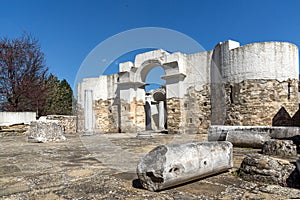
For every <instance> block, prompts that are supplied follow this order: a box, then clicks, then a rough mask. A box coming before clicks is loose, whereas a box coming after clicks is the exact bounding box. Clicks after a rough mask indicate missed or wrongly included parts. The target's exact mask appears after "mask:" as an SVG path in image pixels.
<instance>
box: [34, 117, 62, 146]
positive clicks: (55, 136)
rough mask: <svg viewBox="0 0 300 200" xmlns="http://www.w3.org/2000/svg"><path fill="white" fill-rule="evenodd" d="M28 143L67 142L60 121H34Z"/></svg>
mask: <svg viewBox="0 0 300 200" xmlns="http://www.w3.org/2000/svg"><path fill="white" fill-rule="evenodd" d="M28 134H29V136H28V142H37V143H40V142H42V143H45V142H58V141H64V140H66V137H65V136H64V131H63V126H62V124H61V121H59V120H46V119H41V120H37V121H32V122H31V123H30V126H29V130H28Z"/></svg>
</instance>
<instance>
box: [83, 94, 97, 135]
mask: <svg viewBox="0 0 300 200" xmlns="http://www.w3.org/2000/svg"><path fill="white" fill-rule="evenodd" d="M94 118H95V117H94V112H93V91H92V90H85V91H84V131H85V132H89V133H91V132H93V130H94V127H95V126H94V125H95V124H94Z"/></svg>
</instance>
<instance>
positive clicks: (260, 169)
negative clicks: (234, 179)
mask: <svg viewBox="0 0 300 200" xmlns="http://www.w3.org/2000/svg"><path fill="white" fill-rule="evenodd" d="M295 168H296V166H295V165H293V164H291V163H290V162H289V161H288V160H284V159H278V158H273V157H270V156H267V155H262V154H257V153H255V154H250V155H247V156H246V157H245V158H244V160H243V162H242V164H241V167H240V170H239V176H240V177H241V178H243V179H245V180H248V181H258V182H264V183H268V184H277V185H281V186H287V185H288V181H289V180H288V179H289V178H290V176H291V175H292V173H293V172H294V170H295Z"/></svg>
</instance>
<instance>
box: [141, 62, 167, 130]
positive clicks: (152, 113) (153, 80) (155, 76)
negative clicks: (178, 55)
mask: <svg viewBox="0 0 300 200" xmlns="http://www.w3.org/2000/svg"><path fill="white" fill-rule="evenodd" d="M164 75H165V71H164V69H163V68H162V67H160V66H155V67H153V68H152V69H151V70H150V71H149V72H148V74H147V75H146V78H145V83H146V87H145V94H146V95H145V118H146V120H145V121H146V130H165V129H166V119H167V116H166V115H167V112H166V93H165V80H163V79H161V78H160V77H161V76H164Z"/></svg>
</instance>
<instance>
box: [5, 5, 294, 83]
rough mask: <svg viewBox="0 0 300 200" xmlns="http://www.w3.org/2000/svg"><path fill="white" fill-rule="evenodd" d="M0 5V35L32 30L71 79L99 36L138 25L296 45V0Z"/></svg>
mask: <svg viewBox="0 0 300 200" xmlns="http://www.w3.org/2000/svg"><path fill="white" fill-rule="evenodd" d="M0 5H1V11H0V37H3V36H5V37H16V36H20V35H21V34H22V32H24V31H26V32H28V33H31V34H33V35H34V36H35V37H37V38H38V39H39V41H40V44H41V46H42V50H43V52H44V53H45V55H46V59H47V65H48V66H49V69H50V72H52V73H53V74H55V75H57V76H58V77H59V78H60V79H67V80H68V82H69V83H70V84H71V85H73V83H74V80H75V76H76V73H77V70H78V69H79V67H80V65H81V63H82V62H83V60H84V59H85V57H86V56H87V55H88V54H89V52H90V51H91V50H92V49H93V48H95V47H96V46H97V45H98V44H99V43H100V42H102V41H104V40H105V39H107V38H109V37H111V36H113V35H115V34H118V33H120V32H123V31H126V30H129V29H134V28H140V27H163V28H168V29H173V30H176V31H179V32H181V33H184V34H186V35H188V36H189V37H191V38H193V39H194V40H196V41H197V42H199V43H200V44H201V45H202V46H203V47H204V48H205V49H207V50H210V49H212V48H213V47H214V46H215V45H216V44H217V43H218V42H220V41H225V40H228V39H233V40H237V41H239V42H240V43H241V44H242V45H243V44H247V43H251V42H257V41H289V42H292V43H294V44H296V45H297V46H298V47H300V11H299V10H300V1H299V0H281V1H279V0H226V1H225V0H214V1H211V0H206V1H201V0H195V1H188V0H180V1H179V0H178V1H176V0H147V1H146V0H135V1H128V0H123V1H121V0H108V1H104V0H0Z"/></svg>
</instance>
